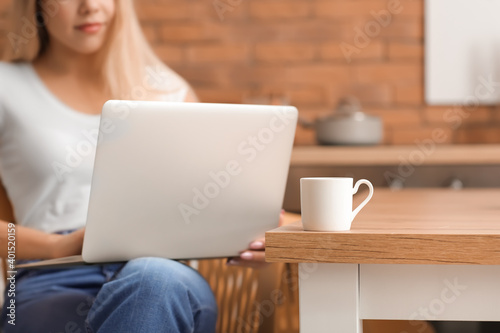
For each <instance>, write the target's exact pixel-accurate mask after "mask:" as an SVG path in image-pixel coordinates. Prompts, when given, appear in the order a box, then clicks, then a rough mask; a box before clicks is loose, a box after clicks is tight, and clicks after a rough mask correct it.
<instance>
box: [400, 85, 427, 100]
mask: <svg viewBox="0 0 500 333" xmlns="http://www.w3.org/2000/svg"><path fill="white" fill-rule="evenodd" d="M423 88H424V87H423V85H422V83H414V84H408V85H406V84H404V85H403V84H398V85H396V86H395V91H396V103H398V104H406V105H422V104H424V92H423V90H424V89H423Z"/></svg>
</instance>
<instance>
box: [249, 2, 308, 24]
mask: <svg viewBox="0 0 500 333" xmlns="http://www.w3.org/2000/svg"><path fill="white" fill-rule="evenodd" d="M310 14H311V4H310V2H309V1H302V0H299V1H293V0H277V1H269V0H265V1H260V0H252V1H251V2H250V16H251V17H252V18H254V19H263V20H279V19H304V18H307V17H309V16H310Z"/></svg>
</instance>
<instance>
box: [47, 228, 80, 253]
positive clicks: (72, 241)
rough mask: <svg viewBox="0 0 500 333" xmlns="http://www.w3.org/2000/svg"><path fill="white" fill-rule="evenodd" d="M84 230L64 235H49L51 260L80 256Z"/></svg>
mask: <svg viewBox="0 0 500 333" xmlns="http://www.w3.org/2000/svg"><path fill="white" fill-rule="evenodd" d="M84 232H85V228H82V229H79V230H77V231H74V232H72V233H70V234H66V235H58V234H51V235H50V244H51V245H50V253H51V255H50V256H51V257H52V258H60V257H67V256H74V255H79V254H82V246H83V234H84Z"/></svg>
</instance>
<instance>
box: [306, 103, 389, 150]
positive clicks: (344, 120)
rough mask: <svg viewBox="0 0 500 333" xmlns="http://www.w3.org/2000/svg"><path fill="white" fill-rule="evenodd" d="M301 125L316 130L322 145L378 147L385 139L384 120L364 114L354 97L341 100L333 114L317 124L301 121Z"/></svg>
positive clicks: (317, 120) (318, 120)
mask: <svg viewBox="0 0 500 333" xmlns="http://www.w3.org/2000/svg"><path fill="white" fill-rule="evenodd" d="M300 123H301V125H303V126H304V127H312V128H315V130H316V139H317V141H318V143H319V144H322V145H376V144H379V143H380V142H381V141H382V137H383V125H382V120H381V119H380V118H379V117H376V116H371V115H368V114H366V113H364V112H363V111H362V109H361V105H360V103H359V101H358V100H357V99H356V98H354V97H347V98H344V99H341V100H340V102H339V104H338V105H337V108H336V110H335V112H334V113H332V114H329V115H326V116H323V117H319V118H318V119H316V121H315V122H308V121H305V120H303V119H300Z"/></svg>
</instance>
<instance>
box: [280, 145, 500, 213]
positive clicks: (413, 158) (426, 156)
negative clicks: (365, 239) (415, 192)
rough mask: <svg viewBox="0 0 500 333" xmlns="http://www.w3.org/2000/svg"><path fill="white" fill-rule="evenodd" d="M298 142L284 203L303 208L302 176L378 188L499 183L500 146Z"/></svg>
mask: <svg viewBox="0 0 500 333" xmlns="http://www.w3.org/2000/svg"><path fill="white" fill-rule="evenodd" d="M424 142H425V143H421V144H415V145H410V146H383V145H380V146H369V147H367V146H363V147H359V146H358V147H348V146H296V147H294V149H293V152H292V158H291V163H290V172H289V174H288V182H287V191H286V194H285V200H284V204H283V207H284V208H285V209H286V210H289V211H293V212H299V211H300V195H299V192H300V187H299V180H300V178H302V177H352V178H354V179H360V178H366V179H369V180H370V181H371V182H372V184H373V185H374V186H376V187H392V188H428V187H453V188H455V189H457V188H462V187H464V188H487V187H489V188H493V187H500V177H498V176H497V175H499V174H500V145H437V144H434V143H432V141H430V140H428V141H424Z"/></svg>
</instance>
